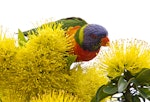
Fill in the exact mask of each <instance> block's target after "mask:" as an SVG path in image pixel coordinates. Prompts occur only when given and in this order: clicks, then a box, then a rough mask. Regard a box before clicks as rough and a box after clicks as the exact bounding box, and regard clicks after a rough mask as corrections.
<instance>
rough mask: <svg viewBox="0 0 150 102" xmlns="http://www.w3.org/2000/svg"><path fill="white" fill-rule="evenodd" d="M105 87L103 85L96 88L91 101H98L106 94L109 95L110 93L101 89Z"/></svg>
mask: <svg viewBox="0 0 150 102" xmlns="http://www.w3.org/2000/svg"><path fill="white" fill-rule="evenodd" d="M105 87H106V85H103V86H101V87H100V88H99V89H98V90H97V93H96V97H94V98H93V99H92V101H91V102H99V101H100V100H102V99H104V98H106V97H107V96H110V94H107V93H105V92H104V91H103V89H104V88H105ZM95 100H96V101H95Z"/></svg>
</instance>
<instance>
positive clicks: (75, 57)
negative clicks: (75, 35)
mask: <svg viewBox="0 0 150 102" xmlns="http://www.w3.org/2000/svg"><path fill="white" fill-rule="evenodd" d="M76 59H77V56H76V55H70V56H68V57H67V60H68V64H69V65H71V64H72V63H74V62H75V61H76Z"/></svg>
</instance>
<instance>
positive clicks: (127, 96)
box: [123, 85, 132, 102]
mask: <svg viewBox="0 0 150 102" xmlns="http://www.w3.org/2000/svg"><path fill="white" fill-rule="evenodd" d="M123 96H124V99H125V100H124V102H132V94H131V92H130V85H129V86H128V87H127V90H126V91H125V92H124V93H123Z"/></svg>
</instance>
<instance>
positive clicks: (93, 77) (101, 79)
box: [71, 66, 109, 102]
mask: <svg viewBox="0 0 150 102" xmlns="http://www.w3.org/2000/svg"><path fill="white" fill-rule="evenodd" d="M71 72H72V73H71V78H72V84H73V85H74V88H73V91H74V93H75V94H76V95H78V97H79V98H80V99H82V100H84V101H85V102H90V101H91V100H92V98H93V97H94V95H95V94H96V92H97V90H98V88H99V87H100V86H102V85H105V84H107V83H108V81H109V79H108V78H107V77H106V74H105V72H104V71H103V70H99V69H96V68H95V67H90V68H88V69H82V68H80V66H79V67H77V68H75V69H73V70H72V71H71Z"/></svg>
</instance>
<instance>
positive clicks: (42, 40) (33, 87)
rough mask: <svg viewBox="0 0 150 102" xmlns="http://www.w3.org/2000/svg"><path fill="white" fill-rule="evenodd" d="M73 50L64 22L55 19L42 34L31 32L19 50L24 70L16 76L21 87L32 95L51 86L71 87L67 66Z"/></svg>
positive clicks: (41, 30) (21, 68) (42, 28)
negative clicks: (63, 25)
mask: <svg viewBox="0 0 150 102" xmlns="http://www.w3.org/2000/svg"><path fill="white" fill-rule="evenodd" d="M71 50H72V46H71V43H68V39H67V37H66V36H65V31H64V30H63V29H61V24H58V25H56V24H55V23H54V24H50V25H43V27H41V28H39V29H38V35H37V36H35V35H31V36H30V38H29V41H28V42H27V43H26V44H25V46H23V47H21V49H20V50H19V51H18V53H17V56H16V60H17V61H18V65H17V67H18V69H19V70H18V71H19V72H18V73H19V74H20V75H19V77H18V79H16V81H17V82H16V83H17V84H18V87H17V88H18V90H22V91H21V92H25V93H24V94H28V95H29V94H30V95H29V96H30V97H31V96H32V95H33V96H34V95H37V94H39V93H43V92H44V91H48V90H50V89H57V88H58V89H65V88H66V87H68V86H67V81H66V80H67V79H68V72H67V71H68V69H66V67H67V56H69V55H70V54H69V51H71ZM19 86H20V87H19ZM24 96H25V95H24ZM29 96H27V97H29Z"/></svg>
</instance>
